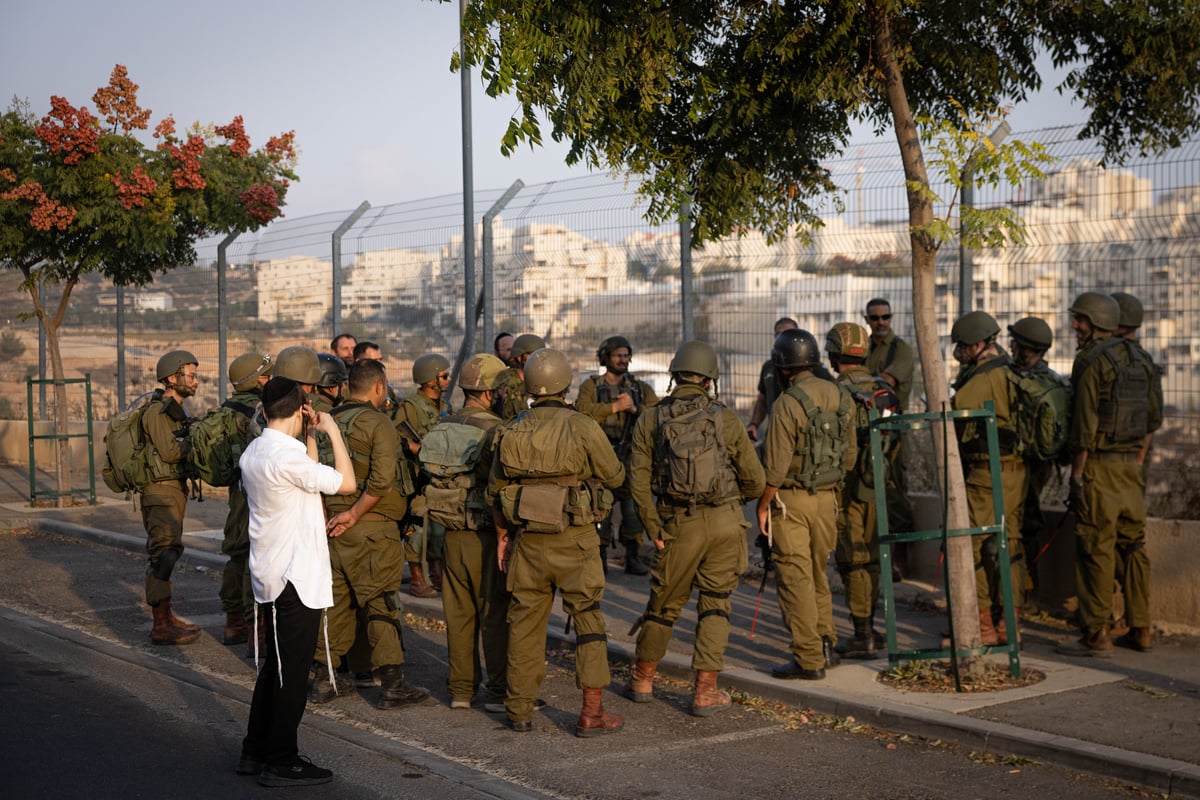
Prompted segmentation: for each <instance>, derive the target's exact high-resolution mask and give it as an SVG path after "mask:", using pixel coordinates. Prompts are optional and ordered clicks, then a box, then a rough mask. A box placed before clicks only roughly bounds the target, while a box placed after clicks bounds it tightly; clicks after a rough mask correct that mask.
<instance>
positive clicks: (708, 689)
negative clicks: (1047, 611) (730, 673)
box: [692, 670, 733, 717]
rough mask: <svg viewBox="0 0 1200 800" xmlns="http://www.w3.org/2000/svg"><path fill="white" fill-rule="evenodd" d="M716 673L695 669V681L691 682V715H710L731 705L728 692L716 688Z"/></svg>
mask: <svg viewBox="0 0 1200 800" xmlns="http://www.w3.org/2000/svg"><path fill="white" fill-rule="evenodd" d="M717 674H718V673H716V672H708V671H703V670H696V682H695V683H694V684H692V716H693V717H711V716H712V715H713V714H716V713H717V712H719V711H725V710H726V709H728V708H731V707H732V706H733V699H732V698H730V696H729V693H728V692H722V691H721V690H720V689H718V688H717Z"/></svg>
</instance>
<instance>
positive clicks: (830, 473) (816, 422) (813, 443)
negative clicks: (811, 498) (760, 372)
mask: <svg viewBox="0 0 1200 800" xmlns="http://www.w3.org/2000/svg"><path fill="white" fill-rule="evenodd" d="M785 394H788V395H791V397H792V398H793V399H795V400H796V401H797V402H799V403H800V407H801V408H803V409H804V413H805V415H806V416H807V417H808V425H807V427H806V428H805V429H804V446H803V447H797V448H796V450H795V452H794V454H793V458H792V463H793V464H795V463H796V460H797V459H798V460H799V461H800V463H801V465H802V466H801V468H800V470H799V471H798V472H789V473H788V478H790V479H791V480H793V481H795V482H796V483H797V484H799V485H800V486H801V487H802V488H804V489H807V490H808V491H809V493H810V494H816V493H817V492H818V491H819V490H821V489H828V488H831V487H834V486H838V485H839V484H841V483H842V481H843V480H844V478H845V476H846V466H845V462H846V450H847V449H848V447H849V438H850V437H851V436H853V435H855V434H854V430H853V427H854V413H853V412H854V409H853V407H852V404H853V403H854V401H853V400H852V399H850V392H848V391H846V390H845V389H843V388H841V387H839V388H838V407H837V410H836V411H826V410H824V409H821V408H817V405H816V403H814V402H813V400H812V398H811V397H809V396H808V393H807V392H805V391H804V390H803V389H802V388H800V386H799V384H796V383H793V384H792V385H791V386H790V387H788V390H787V392H785Z"/></svg>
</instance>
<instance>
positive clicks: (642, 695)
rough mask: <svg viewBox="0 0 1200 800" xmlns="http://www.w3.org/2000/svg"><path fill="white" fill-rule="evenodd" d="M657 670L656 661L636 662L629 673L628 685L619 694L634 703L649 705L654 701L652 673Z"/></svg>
mask: <svg viewBox="0 0 1200 800" xmlns="http://www.w3.org/2000/svg"><path fill="white" fill-rule="evenodd" d="M657 670H658V662H657V661H636V662H634V664H633V669H631V670H630V671H629V683H627V684H625V688H624V689H622V690H621V694H623V695H625V696H626V697H628V698H629V699H630V700H632V701H633V702H635V703H649V702H650V701H651V700H653V699H654V673H655V672H656V671H657Z"/></svg>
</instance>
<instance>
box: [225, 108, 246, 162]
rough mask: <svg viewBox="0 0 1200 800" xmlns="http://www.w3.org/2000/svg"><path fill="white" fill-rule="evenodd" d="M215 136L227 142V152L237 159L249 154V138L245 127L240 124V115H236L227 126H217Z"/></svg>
mask: <svg viewBox="0 0 1200 800" xmlns="http://www.w3.org/2000/svg"><path fill="white" fill-rule="evenodd" d="M217 135H218V136H224V137H225V138H226V139H228V140H229V152H231V153H233V154H234V155H235V156H237V157H238V158H244V157H245V156H246V155H248V154H249V153H250V137H249V136H247V135H246V126H245V125H244V124H243V123H242V115H241V114H238V115H237V116H236V117H234V118H233V122H231V123H229V124H228V125H218V126H217Z"/></svg>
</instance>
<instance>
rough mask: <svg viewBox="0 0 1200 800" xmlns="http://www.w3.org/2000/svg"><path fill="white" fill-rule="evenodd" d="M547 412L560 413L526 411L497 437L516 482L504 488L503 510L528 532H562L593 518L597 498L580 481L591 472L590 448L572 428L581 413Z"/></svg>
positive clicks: (505, 468)
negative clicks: (586, 446) (593, 500)
mask: <svg viewBox="0 0 1200 800" xmlns="http://www.w3.org/2000/svg"><path fill="white" fill-rule="evenodd" d="M547 410H553V411H554V412H555V413H553V414H547V413H546V411H540V409H536V408H535V409H529V410H526V411H522V412H521V413H520V414H518V415H517V417H516V419H514V420H513V421H512V422H510V423H508V424H506V425H505V426H504V427H503V428H501V429H500V431H499V433H498V434H497V437H496V458H498V459H500V467H501V471H502V472H503V474H504V476H505V477H507V478H509V479H510V480H511V481H513V482H512V483H511V484H509V485H508V486H505V487H504V488H503V489H502V490H501V491H500V496H499V501H500V510H501V512H502V513H503V514H504V516H505V518H506V519H508V521H509V522H510V523H512V524H513V525H516V526H518V527H519V528H520V529H521V530H522V531H524V532H525V533H561V532H562V531H564V530H566V529H567V528H568V527H570V526H572V525H590V524H592V522H593V521H594V514H593V507H592V500H591V497H590V495H589V492H588V490H587V487H585V486H584V485H583V483H582V481H581V479H580V476H581V475H583V474H584V473H585V472H586V471H587V470H588V456H587V452H586V451H585V450H584V448H583V447H582V446H581V445H580V444H579V442H577V441H576V440H575V436H574V434H573V432H572V430H571V426H570V419H571V417H573V416H574V415H575V414H576V413H578V412H576V411H573V410H572V409H569V408H553V409H547ZM539 412H540V413H539ZM535 413H536V416H535Z"/></svg>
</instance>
